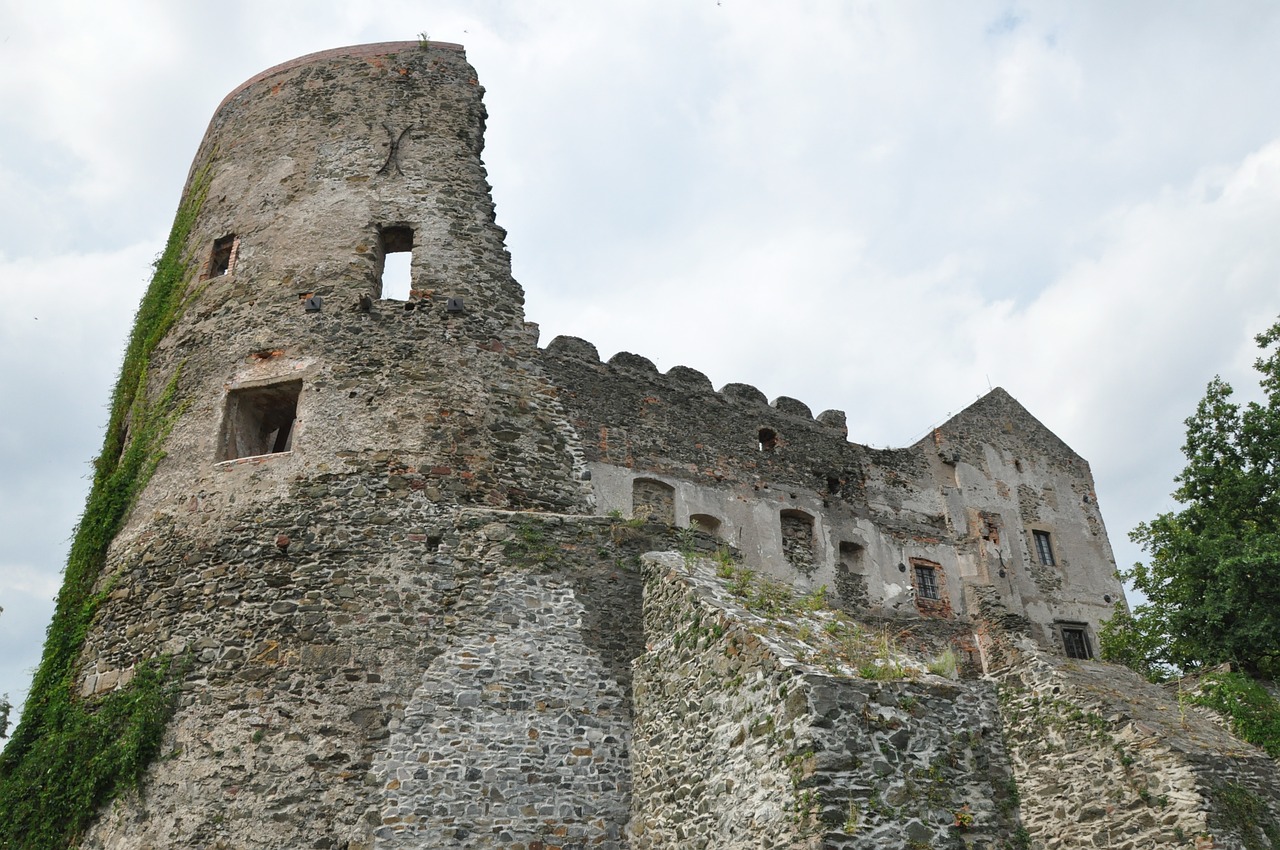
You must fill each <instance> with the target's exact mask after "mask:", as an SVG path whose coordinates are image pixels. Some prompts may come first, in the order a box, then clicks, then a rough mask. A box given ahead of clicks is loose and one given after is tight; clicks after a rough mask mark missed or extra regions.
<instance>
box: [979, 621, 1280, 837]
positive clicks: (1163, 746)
mask: <svg viewBox="0 0 1280 850" xmlns="http://www.w3.org/2000/svg"><path fill="white" fill-rule="evenodd" d="M999 689H1000V703H1001V716H1002V718H1003V723H1004V730H1005V740H1006V741H1007V743H1008V749H1009V752H1010V754H1011V756H1012V759H1013V765H1014V774H1015V776H1016V777H1017V782H1018V787H1019V789H1020V791H1021V804H1020V805H1021V812H1022V818H1023V823H1024V824H1026V827H1027V830H1028V832H1029V834H1030V836H1031V838H1032V839H1033V842H1034V843H1033V846H1035V847H1043V848H1045V850H1057V848H1064V850H1065V848H1071V847H1084V846H1095V847H1117V848H1120V847H1133V848H1139V847H1164V846H1170V847H1172V846H1194V847H1197V848H1209V847H1213V848H1231V850H1235V849H1236V848H1258V847H1270V846H1273V842H1274V841H1275V840H1276V837H1277V836H1280V771H1277V767H1276V762H1275V760H1274V759H1271V758H1269V757H1268V756H1267V755H1266V754H1265V753H1263V752H1262V751H1260V750H1258V749H1257V748H1255V747H1253V746H1251V745H1248V744H1244V743H1243V742H1241V741H1240V740H1238V739H1237V738H1235V737H1233V736H1232V735H1230V734H1229V733H1227V732H1226V731H1224V730H1223V729H1222V728H1221V727H1220V726H1219V724H1218V723H1217V722H1215V721H1214V720H1212V719H1209V718H1208V717H1206V716H1203V715H1201V714H1200V713H1199V712H1198V711H1197V710H1196V709H1194V708H1192V707H1189V706H1187V705H1184V704H1181V703H1180V701H1179V699H1178V694H1176V693H1172V694H1171V693H1169V691H1167V690H1166V689H1164V688H1162V687H1160V686H1157V685H1153V684H1151V683H1149V682H1147V681H1145V680H1143V679H1142V678H1141V677H1140V676H1138V675H1137V674H1135V673H1134V672H1133V671H1131V670H1128V669H1126V668H1123V667H1115V666H1112V665H1107V664H1100V663H1096V662H1076V661H1066V660H1064V659H1061V658H1058V657H1054V656H1051V655H1047V654H1044V653H1042V652H1041V651H1039V650H1036V649H1034V648H1032V647H1031V646H1030V645H1026V646H1024V651H1023V652H1016V653H1015V656H1014V658H1013V660H1012V663H1011V664H1010V665H1009V667H1007V668H1006V669H1005V670H1004V671H1002V672H1001V674H1000V676H999Z"/></svg>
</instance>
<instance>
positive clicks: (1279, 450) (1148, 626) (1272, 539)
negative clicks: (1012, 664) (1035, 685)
mask: <svg viewBox="0 0 1280 850" xmlns="http://www.w3.org/2000/svg"><path fill="white" fill-rule="evenodd" d="M1256 339H1257V342H1258V345H1259V347H1260V348H1261V349H1262V350H1263V352H1264V355H1263V356H1262V357H1259V358H1258V359H1257V361H1255V363H1254V367H1255V368H1256V369H1257V370H1258V372H1259V374H1260V375H1261V379H1260V383H1261V386H1262V389H1263V392H1264V393H1265V400H1264V401H1262V402H1249V403H1247V404H1244V405H1240V404H1237V403H1236V402H1235V401H1233V400H1232V389H1231V386H1230V384H1228V383H1226V382H1225V381H1223V380H1222V379H1221V378H1217V377H1215V378H1214V379H1213V380H1212V381H1210V382H1209V387H1208V389H1207V391H1206V392H1205V395H1204V398H1203V399H1202V400H1201V401H1200V404H1199V405H1198V406H1197V407H1196V412H1195V414H1194V415H1193V416H1191V418H1189V419H1187V422H1186V424H1187V440H1186V444H1185V445H1184V446H1183V449H1182V451H1183V454H1185V455H1186V457H1187V466H1186V468H1185V469H1184V470H1183V471H1182V474H1181V475H1179V476H1178V477H1177V478H1176V479H1175V480H1176V482H1177V484H1178V488H1177V489H1176V490H1175V491H1174V493H1173V497H1174V498H1175V499H1177V501H1178V502H1179V503H1181V504H1182V505H1183V507H1182V509H1181V510H1178V511H1173V512H1170V513H1165V514H1161V515H1160V516H1158V517H1156V518H1155V519H1153V520H1151V521H1150V522H1144V523H1142V524H1141V525H1139V526H1138V527H1137V528H1136V529H1134V530H1133V532H1132V533H1131V534H1130V535H1129V536H1130V538H1131V539H1132V540H1133V541H1134V542H1135V543H1138V544H1140V545H1141V546H1142V548H1143V550H1144V551H1145V552H1146V553H1147V554H1148V555H1149V558H1150V560H1149V563H1146V564H1142V563H1138V564H1135V565H1134V567H1133V569H1132V570H1131V571H1130V572H1129V573H1128V574H1127V575H1126V576H1125V577H1126V578H1128V579H1130V580H1131V581H1132V582H1133V584H1134V586H1135V587H1137V588H1138V589H1139V590H1141V591H1142V592H1143V593H1145V594H1146V596H1147V599H1148V600H1149V601H1148V602H1147V603H1146V604H1143V605H1139V606H1137V608H1135V609H1134V612H1133V617H1132V619H1131V620H1128V621H1126V620H1124V619H1123V618H1119V617H1118V618H1116V619H1115V620H1113V622H1112V624H1111V625H1110V626H1109V627H1108V628H1107V630H1106V632H1107V634H1106V635H1104V640H1103V657H1104V658H1110V659H1113V660H1117V661H1122V662H1124V663H1127V664H1129V666H1131V667H1134V668H1135V669H1138V670H1139V671H1141V672H1145V673H1148V674H1151V673H1152V672H1153V671H1158V670H1161V669H1168V668H1169V667H1174V668H1178V669H1182V670H1195V669H1198V668H1202V667H1205V666H1208V665H1214V664H1220V663H1222V662H1226V661H1230V662H1232V663H1234V664H1237V665H1239V667H1240V668H1241V669H1243V670H1244V671H1246V672H1248V673H1250V674H1251V675H1256V676H1264V677H1267V678H1275V677H1276V676H1277V674H1280V351H1276V350H1275V348H1276V343H1277V341H1278V340H1280V322H1277V323H1276V324H1275V325H1272V327H1271V328H1270V329H1268V330H1267V331H1265V332H1264V333H1261V334H1259V335H1258V336H1257V337H1256Z"/></svg>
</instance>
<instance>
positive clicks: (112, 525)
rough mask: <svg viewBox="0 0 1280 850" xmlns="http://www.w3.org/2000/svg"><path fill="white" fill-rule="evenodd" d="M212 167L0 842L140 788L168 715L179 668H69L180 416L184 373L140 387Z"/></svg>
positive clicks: (91, 523) (181, 279)
mask: <svg viewBox="0 0 1280 850" xmlns="http://www.w3.org/2000/svg"><path fill="white" fill-rule="evenodd" d="M211 165H212V160H210V162H209V163H206V164H205V166H204V167H203V168H201V169H200V171H198V172H197V173H196V175H195V177H194V178H193V180H192V183H191V187H190V189H189V191H188V192H187V194H186V196H185V197H184V198H183V201H182V203H181V204H180V206H179V207H178V213H177V216H176V217H175V219H174V224H173V229H172V230H171V232H170V234H169V239H168V242H167V243H166V244H165V248H164V251H163V253H161V255H160V257H159V258H158V259H157V260H156V261H155V265H154V274H153V275H152V278H151V284H150V286H148V288H147V291H146V294H145V295H144V296H143V298H142V303H141V304H140V305H139V307H138V313H137V316H136V318H135V321H134V326H133V332H132V334H131V335H130V337H129V345H128V348H127V349H126V351H125V357H124V363H123V365H122V366H121V368H120V376H119V378H118V379H117V382H116V387H115V390H114V392H113V394H112V397H111V418H110V420H109V422H108V425H107V432H106V437H105V439H104V442H103V447H102V453H101V454H100V455H99V456H98V458H97V460H96V461H94V476H93V485H92V487H91V488H90V491H89V497H88V499H87V500H86V502H85V509H84V515H83V516H82V517H81V519H80V523H79V525H78V526H77V527H76V531H75V535H74V537H73V539H72V542H71V550H70V553H69V554H68V556H67V567H66V571H65V573H64V576H63V583H62V589H61V591H60V592H59V594H58V599H57V606H56V608H55V609H54V615H53V621H52V622H51V623H50V625H49V631H48V634H47V635H46V639H45V647H44V654H43V656H42V658H41V661H40V666H39V667H38V668H37V670H36V674H35V677H34V679H33V681H32V685H31V692H30V694H29V695H28V697H27V702H26V705H25V707H24V709H23V713H22V718H21V721H20V723H19V725H18V728H17V730H16V731H15V732H14V736H13V739H12V740H11V741H10V742H9V745H8V747H6V748H5V750H4V752H3V753H0V847H12V848H23V850H45V849H46V848H49V850H52V848H61V847H68V846H71V845H73V844H74V842H75V841H76V839H77V837H78V836H79V835H80V834H81V833H82V832H83V831H84V829H85V828H86V827H87V826H88V824H89V822H90V821H91V819H92V818H93V816H94V814H95V813H96V812H97V811H98V809H99V807H101V806H102V805H103V804H104V803H106V802H108V801H110V800H111V799H113V798H114V797H115V796H116V795H118V794H119V793H120V792H122V791H124V790H126V789H127V788H130V787H132V786H134V785H136V784H137V782H138V780H139V779H140V777H141V776H142V772H143V771H144V770H145V769H146V766H147V764H148V763H149V762H150V761H151V759H152V758H154V756H155V755H156V753H157V751H158V748H159V745H160V736H161V734H162V732H163V731H164V727H165V724H166V722H167V721H168V719H169V717H170V716H171V715H172V713H173V708H174V704H175V698H176V695H177V688H178V685H179V683H180V679H181V664H180V663H179V662H177V661H175V660H173V659H167V658H159V659H153V660H151V661H149V662H146V663H143V664H139V665H138V666H137V668H136V669H135V672H134V675H133V678H132V679H131V680H130V682H129V683H128V685H126V686H125V687H122V688H119V689H117V690H115V691H112V692H111V693H109V694H107V695H106V696H104V697H100V698H96V697H81V696H80V695H79V694H78V688H77V676H76V674H77V664H76V661H77V659H78V658H79V655H80V651H81V649H82V647H83V645H84V641H85V637H86V635H87V634H88V631H89V628H90V625H91V624H92V622H93V618H94V615H95V614H96V613H97V611H98V607H99V606H100V605H101V604H102V601H103V599H104V598H105V596H106V591H102V590H100V591H99V592H96V593H95V592H94V587H95V585H96V584H97V583H98V580H99V578H100V577H101V576H102V573H103V570H104V569H105V567H106V560H107V550H108V547H109V546H110V545H111V541H112V540H114V539H115V536H116V534H117V533H118V532H119V531H120V529H121V527H122V526H123V525H124V521H125V519H126V517H127V516H128V513H129V509H130V508H131V507H132V506H133V503H134V500H135V499H136V498H137V496H138V494H139V493H140V492H141V491H142V488H143V487H144V486H145V485H146V483H147V480H148V479H149V478H150V477H151V474H152V472H153V471H154V470H155V468H156V464H158V463H159V462H160V459H161V458H162V457H163V456H164V452H163V446H164V442H165V438H166V437H167V436H168V434H169V431H170V430H171V429H172V426H173V422H174V419H175V417H176V416H177V414H178V413H179V412H181V408H182V404H181V402H180V401H179V400H178V398H177V386H178V378H179V371H180V370H175V372H174V375H173V377H172V378H171V379H170V380H169V381H168V383H167V384H166V385H165V386H164V388H163V389H162V390H161V391H160V392H159V393H157V394H155V395H154V397H152V394H151V393H149V392H148V387H147V382H148V378H149V370H150V365H151V355H152V352H153V351H154V350H155V347H156V345H157V344H158V343H159V342H160V340H162V339H163V338H164V336H165V334H166V333H168V332H169V330H170V328H172V327H173V324H174V322H176V321H177V319H178V317H179V316H181V315H182V312H183V309H184V307H185V306H186V304H187V303H188V301H189V297H188V296H187V294H186V293H187V284H188V282H189V281H190V278H191V270H192V265H193V263H192V258H191V257H190V256H189V255H187V254H185V246H186V242H187V237H188V236H189V235H190V233H191V228H192V226H193V225H194V223H195V220H196V217H197V215H198V214H199V212H200V208H201V206H202V204H203V202H204V199H205V195H206V193H207V192H208V188H209V179H210V167H211Z"/></svg>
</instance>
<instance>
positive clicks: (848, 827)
mask: <svg viewBox="0 0 1280 850" xmlns="http://www.w3.org/2000/svg"><path fill="white" fill-rule="evenodd" d="M861 820H862V810H861V809H860V808H858V801H857V800H850V801H849V808H848V810H847V811H846V812H845V817H844V823H843V824H841V825H840V831H841V832H843V833H844V834H845V835H853V834H854V833H855V832H857V831H858V823H859V821H861Z"/></svg>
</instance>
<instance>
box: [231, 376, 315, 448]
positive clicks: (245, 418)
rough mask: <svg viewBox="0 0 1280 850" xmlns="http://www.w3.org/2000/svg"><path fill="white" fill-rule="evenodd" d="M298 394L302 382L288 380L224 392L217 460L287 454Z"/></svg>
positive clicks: (291, 443)
mask: <svg viewBox="0 0 1280 850" xmlns="http://www.w3.org/2000/svg"><path fill="white" fill-rule="evenodd" d="M301 391H302V381H288V382H285V383H282V384H272V385H270V386H266V387H247V388H245V389H241V390H233V391H232V392H230V393H228V394H227V410H226V413H225V414H224V415H223V417H222V436H221V439H220V440H219V448H218V460H235V459H236V458H239V457H254V456H256V455H269V454H279V453H280V452H287V451H289V450H290V449H291V448H292V447H293V423H294V420H296V419H297V418H298V394H299V393H300V392H301Z"/></svg>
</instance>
